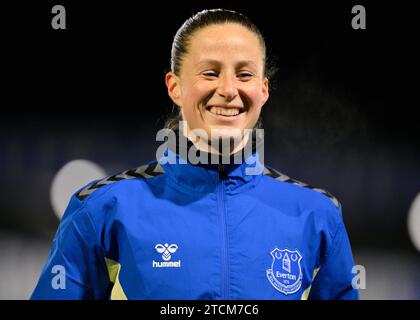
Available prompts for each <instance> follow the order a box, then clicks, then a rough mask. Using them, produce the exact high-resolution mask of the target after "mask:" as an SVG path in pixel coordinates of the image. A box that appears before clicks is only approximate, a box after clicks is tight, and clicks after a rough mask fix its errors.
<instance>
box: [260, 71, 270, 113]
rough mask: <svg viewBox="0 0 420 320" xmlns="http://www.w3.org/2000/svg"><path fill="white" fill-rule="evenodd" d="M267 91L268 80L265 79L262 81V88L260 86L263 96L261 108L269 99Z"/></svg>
mask: <svg viewBox="0 0 420 320" xmlns="http://www.w3.org/2000/svg"><path fill="white" fill-rule="evenodd" d="M268 91H269V82H268V79H267V78H265V79H264V81H263V86H262V92H263V96H262V99H261V107H262V106H263V105H264V104H265V103H266V102H267V100H268V98H269V97H270V94H269V92H268Z"/></svg>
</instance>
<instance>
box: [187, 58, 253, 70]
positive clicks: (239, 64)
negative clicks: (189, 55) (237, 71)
mask: <svg viewBox="0 0 420 320" xmlns="http://www.w3.org/2000/svg"><path fill="white" fill-rule="evenodd" d="M221 64H222V63H221V62H220V61H218V60H214V59H205V60H202V61H200V62H198V63H196V64H195V66H196V67H197V68H199V67H202V66H205V65H216V66H220V65H221ZM247 65H250V66H251V67H253V68H255V69H257V65H256V64H255V62H253V61H252V60H241V61H238V62H236V63H235V66H236V67H237V68H241V67H244V66H247Z"/></svg>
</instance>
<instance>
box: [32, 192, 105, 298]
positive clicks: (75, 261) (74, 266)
mask: <svg viewBox="0 0 420 320" xmlns="http://www.w3.org/2000/svg"><path fill="white" fill-rule="evenodd" d="M108 297H109V278H108V271H107V268H106V263H105V258H104V253H103V250H102V248H101V246H100V244H99V235H98V234H97V232H96V230H95V226H94V224H93V222H92V219H91V217H90V214H89V212H88V210H87V208H86V207H85V205H84V204H83V203H81V202H80V201H79V200H78V199H77V198H76V197H75V196H73V198H72V199H71V201H70V204H69V206H68V207H67V210H66V212H65V214H64V217H63V220H62V221H61V223H60V225H59V227H58V230H57V233H56V235H55V237H54V240H53V243H52V248H51V251H50V253H49V255H48V259H47V262H46V264H45V266H44V268H43V270H42V272H41V276H40V279H39V281H38V284H37V285H36V287H35V290H34V292H33V293H32V296H31V299H42V300H47V299H48V300H50V299H51V300H53V299H54V300H55V299H59V300H65V299H107V298H108Z"/></svg>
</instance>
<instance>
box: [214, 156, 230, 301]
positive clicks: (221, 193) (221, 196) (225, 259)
mask: <svg viewBox="0 0 420 320" xmlns="http://www.w3.org/2000/svg"><path fill="white" fill-rule="evenodd" d="M225 178H226V177H225V167H224V165H223V164H219V179H218V184H217V188H218V190H217V191H218V197H217V201H218V208H219V213H220V224H221V231H222V279H223V281H222V299H223V300H228V299H229V255H228V237H227V222H226V208H225V190H224V184H223V181H224V179H225Z"/></svg>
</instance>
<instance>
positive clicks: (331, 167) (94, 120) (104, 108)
mask: <svg viewBox="0 0 420 320" xmlns="http://www.w3.org/2000/svg"><path fill="white" fill-rule="evenodd" d="M410 3H411V2H409V1H404V2H398V3H394V4H392V5H391V4H386V3H384V2H379V1H378V2H375V3H372V2H367V1H358V2H356V1H347V2H341V1H340V3H335V2H325V1H313V2H309V1H308V2H306V1H297V2H293V4H291V3H290V2H288V3H286V2H281V1H264V2H261V1H255V3H254V4H253V5H250V4H246V3H244V2H240V1H238V2H233V1H228V2H226V1H223V2H218V1H211V2H210V1H200V2H199V1H196V4H189V3H187V2H182V1H181V2H173V3H166V2H163V1H155V2H153V3H146V2H140V1H137V2H132V3H130V2H121V1H118V2H117V1H115V2H109V3H103V2H102V1H93V2H92V1H89V3H87V1H84V2H80V3H79V2H77V3H75V1H73V2H72V3H71V4H70V3H66V2H54V3H48V2H46V3H43V4H38V3H27V4H24V3H22V2H19V4H16V5H7V6H6V5H3V4H1V5H0V10H1V16H0V19H1V25H0V28H1V29H0V32H1V60H2V63H1V70H0V76H1V78H2V79H1V89H0V90H1V95H0V99H1V100H0V104H1V118H0V119H1V120H0V176H1V185H0V194H1V196H0V232H2V231H3V232H9V233H10V232H13V233H14V234H20V235H23V236H25V237H30V238H31V239H43V240H45V241H51V239H52V236H53V234H54V232H55V230H56V228H57V225H58V219H57V218H56V216H55V215H54V213H53V211H52V208H51V204H50V199H49V188H50V184H51V181H52V179H53V177H54V175H55V173H56V172H57V171H58V170H59V169H60V168H61V167H62V166H63V165H64V164H66V163H67V162H69V161H71V160H73V159H78V158H82V159H88V160H92V161H94V162H96V163H98V164H100V165H101V166H102V167H104V168H105V169H106V171H107V172H108V173H109V174H111V173H115V172H119V171H122V170H125V169H129V168H132V167H135V166H138V165H141V164H143V163H145V162H146V161H149V160H152V159H154V157H155V149H156V147H157V146H158V145H159V143H158V142H156V141H155V135H156V132H157V130H158V129H160V128H161V127H162V126H163V123H164V120H165V117H166V116H167V114H168V113H169V112H170V111H171V106H172V105H171V102H170V100H169V98H168V96H167V94H166V87H165V84H164V74H165V72H166V71H167V70H168V68H169V58H170V47H171V43H172V39H173V36H174V34H175V32H176V30H177V29H178V28H179V27H180V25H181V24H182V23H183V22H184V21H185V20H186V19H187V18H188V17H189V16H191V15H192V14H193V13H195V12H197V11H199V10H202V9H204V8H217V7H224V8H229V9H234V10H237V11H240V12H242V13H244V14H245V15H247V16H249V17H250V18H251V19H252V20H253V21H254V22H255V23H256V24H257V25H258V26H259V27H260V28H261V30H262V32H263V34H264V35H265V37H266V42H267V46H268V48H269V49H270V53H271V55H273V56H274V57H275V58H276V61H277V66H278V68H279V71H278V73H277V75H276V78H275V79H274V81H273V83H272V85H273V90H272V91H271V97H270V100H269V102H268V103H267V104H266V106H265V107H264V108H263V113H262V117H263V123H264V128H265V129H266V132H265V136H266V142H265V162H266V163H267V164H269V165H271V166H273V167H274V168H276V169H278V170H279V171H281V172H283V173H285V174H287V175H289V176H291V177H293V178H295V179H298V180H301V181H304V182H306V183H309V184H311V185H315V186H318V187H320V188H324V189H326V190H328V191H329V192H331V193H332V194H334V195H335V196H337V197H338V198H339V200H340V201H341V203H342V205H343V214H344V220H345V223H346V225H347V228H348V232H349V235H350V239H351V243H352V245H353V247H354V248H356V250H357V248H378V249H381V250H391V251H392V250H408V251H414V248H413V246H412V244H411V242H410V239H409V236H408V233H407V213H408V210H409V207H410V205H411V203H412V201H413V200H414V198H415V196H416V195H417V194H418V193H419V191H420V179H419V178H420V161H419V160H420V148H419V147H420V143H419V137H420V134H419V117H418V115H417V109H418V101H417V97H416V94H417V92H418V63H417V61H418V52H417V51H415V43H416V42H418V39H417V38H418V35H417V33H418V32H417V31H416V30H417V28H416V20H415V19H414V18H415V13H416V10H415V9H414V7H413V5H412V4H410ZM54 4H62V5H64V6H65V7H66V11H67V16H66V18H67V20H66V22H67V29H66V30H53V29H52V28H51V19H52V17H53V14H51V8H52V6H53V5H54ZM356 4H362V5H364V6H365V8H366V13H367V19H366V20H367V24H366V25H367V29H366V30H354V29H352V27H351V20H352V17H353V15H352V13H351V8H352V7H353V6H354V5H356ZM372 250H373V249H372Z"/></svg>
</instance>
